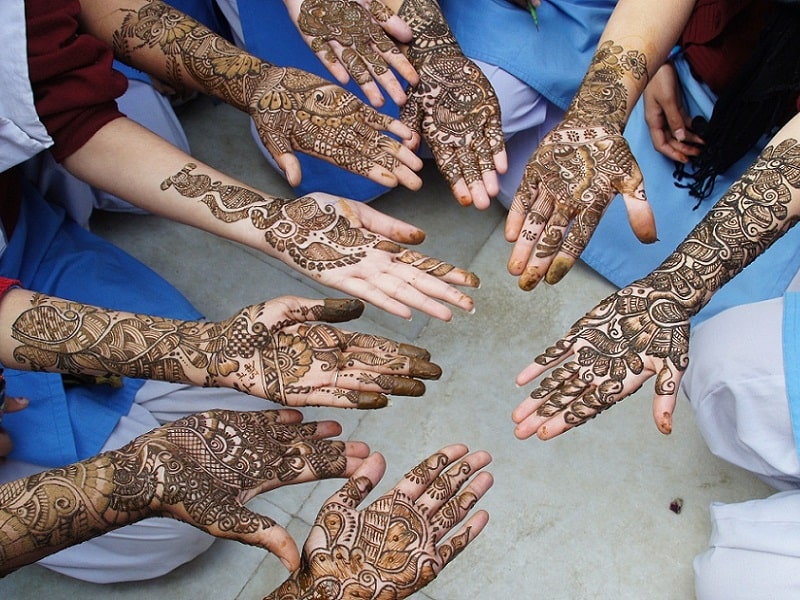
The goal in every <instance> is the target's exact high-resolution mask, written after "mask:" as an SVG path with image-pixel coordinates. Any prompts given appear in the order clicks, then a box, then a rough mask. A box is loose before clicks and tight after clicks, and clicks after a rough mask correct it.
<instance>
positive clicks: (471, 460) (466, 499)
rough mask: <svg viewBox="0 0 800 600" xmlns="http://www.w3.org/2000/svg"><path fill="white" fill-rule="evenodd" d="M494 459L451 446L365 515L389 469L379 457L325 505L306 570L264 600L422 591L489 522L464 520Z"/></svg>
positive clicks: (479, 516)
mask: <svg viewBox="0 0 800 600" xmlns="http://www.w3.org/2000/svg"><path fill="white" fill-rule="evenodd" d="M490 460H491V457H490V456H489V454H488V453H486V452H482V451H481V452H476V453H473V454H469V455H467V448H466V447H465V446H462V445H454V446H448V447H446V448H443V449H441V450H440V451H439V452H437V453H435V454H433V455H432V456H430V457H428V458H427V459H426V460H424V461H423V462H421V463H420V464H419V465H417V466H416V467H415V468H414V469H413V470H411V471H410V472H409V473H407V474H406V476H405V477H404V478H403V479H401V480H400V482H399V483H398V484H397V485H396V486H395V487H394V488H392V489H391V490H389V491H388V492H387V493H385V494H383V495H382V496H381V497H380V498H378V499H377V500H375V501H374V502H372V503H370V504H369V505H368V506H366V507H365V508H363V509H360V510H359V508H358V505H359V504H360V503H361V502H362V501H363V500H364V499H365V498H366V497H367V495H368V494H369V492H370V491H371V490H372V489H373V488H374V487H375V485H377V483H378V482H379V481H380V479H381V477H382V476H383V473H384V471H385V466H386V465H385V462H384V460H383V457H382V456H381V455H379V454H373V455H372V456H370V457H369V458H368V459H367V460H366V461H364V463H363V464H362V466H361V467H360V468H359V469H358V470H357V471H356V472H355V473H354V474H353V476H352V477H351V478H350V479H349V480H348V482H347V483H345V485H344V486H343V487H342V488H341V489H340V490H339V492H337V493H336V494H334V495H333V496H331V497H330V498H329V499H328V500H327V502H326V503H325V504H324V505H323V506H322V509H321V510H320V512H319V514H318V516H317V519H316V521H315V523H314V526H313V527H312V529H311V532H310V533H309V536H308V539H307V540H306V543H305V546H304V548H303V558H302V560H301V565H300V568H299V569H298V570H296V571H294V572H293V573H292V574H291V575H290V576H289V578H288V579H287V580H286V581H285V582H284V583H283V584H281V585H280V586H279V587H278V588H277V589H276V590H275V591H273V592H272V593H271V594H269V595H268V596H266V597H265V600H289V599H291V600H300V599H302V600H312V599H319V598H325V599H326V600H345V599H348V600H349V599H354V598H363V599H365V600H366V599H370V600H381V599H388V598H395V599H400V598H406V597H408V596H410V595H411V594H413V593H414V592H416V591H418V590H420V589H422V588H423V587H425V586H426V585H427V584H428V583H430V581H432V580H433V578H434V577H436V575H438V574H439V572H440V571H441V570H442V569H443V568H444V567H445V566H447V565H448V564H449V563H450V561H452V560H453V559H454V558H455V557H456V556H457V555H458V554H459V553H460V552H461V551H463V550H464V548H465V547H466V546H467V545H468V544H469V543H470V542H472V541H473V540H474V539H475V537H476V536H477V535H478V534H479V533H480V532H481V530H482V529H483V527H484V526H485V525H486V523H487V521H488V514H487V513H486V512H484V511H478V512H476V513H475V514H473V515H472V516H470V517H469V518H468V519H467V521H466V522H465V523H464V524H463V525H460V523H461V522H462V521H463V520H464V519H465V518H466V517H467V514H468V513H469V511H470V510H471V509H472V508H473V506H474V505H475V504H476V503H477V502H478V500H480V498H481V497H482V496H483V495H484V494H485V493H486V491H488V489H489V488H490V487H491V485H492V483H493V480H492V477H491V475H490V474H489V473H487V472H480V473H478V472H479V471H480V470H481V469H482V468H483V467H485V466H486V465H487V464H488V463H489V461H490ZM448 467H449V468H448ZM476 473H478V474H477V475H475V474H476ZM473 475H475V476H474V477H473ZM470 478H472V480H471V481H469V479H470ZM448 535H449V537H448Z"/></svg>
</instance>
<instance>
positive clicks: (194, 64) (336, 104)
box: [113, 1, 401, 176]
mask: <svg viewBox="0 0 800 600" xmlns="http://www.w3.org/2000/svg"><path fill="white" fill-rule="evenodd" d="M324 4H325V5H326V6H327V5H328V4H330V3H328V2H326V3H324ZM113 43H114V49H115V52H116V53H117V55H118V56H121V57H128V58H130V57H131V56H132V55H133V53H135V52H136V51H137V50H139V49H141V48H146V47H160V48H161V49H162V50H163V52H164V53H165V54H166V55H167V56H168V57H169V64H168V70H169V72H170V74H171V76H172V77H171V78H172V80H173V82H174V83H175V84H180V83H181V82H184V85H188V82H187V81H186V80H187V75H188V78H189V79H193V80H194V81H197V82H199V83H200V84H202V85H203V86H204V87H205V88H207V89H210V90H213V92H214V93H215V94H217V95H218V96H219V97H220V98H221V99H222V100H224V101H225V102H227V103H229V104H231V105H232V106H235V107H237V108H239V109H240V110H242V111H245V112H248V113H249V114H250V115H251V117H252V118H253V120H254V121H255V123H256V126H257V127H258V129H259V132H260V133H261V136H262V138H263V140H264V143H265V144H266V146H267V148H268V149H269V151H270V152H271V153H272V154H273V156H280V155H282V154H286V153H290V152H291V151H292V149H297V150H299V151H301V152H304V153H307V154H310V155H313V156H319V157H323V158H325V159H327V160H330V161H332V162H334V163H335V164H336V165H338V166H340V167H342V168H345V169H348V170H350V171H352V172H354V173H357V174H359V175H363V176H369V175H370V173H371V171H372V170H373V168H374V167H375V165H380V166H382V167H385V168H386V169H387V170H389V171H394V170H396V169H397V168H398V167H399V166H400V164H401V163H400V161H399V160H398V159H397V158H395V157H394V155H393V154H392V152H395V151H396V150H397V149H398V148H399V147H400V144H399V142H396V141H395V140H393V139H392V138H389V137H387V136H384V135H382V134H381V133H380V130H382V129H386V128H387V127H389V125H390V124H391V122H392V119H391V118H390V117H388V116H385V115H382V114H380V113H378V112H377V111H375V110H373V109H371V108H369V107H368V106H366V105H365V104H363V103H362V102H361V101H360V100H358V98H357V97H356V96H354V95H353V94H350V93H349V92H347V91H346V90H344V89H342V88H340V87H338V86H336V85H333V84H330V83H328V82H327V81H325V80H324V79H322V78H320V77H317V76H316V75H313V74H311V73H308V72H306V71H302V70H300V69H294V68H282V67H276V66H274V65H272V64H270V63H268V62H266V61H263V60H260V59H257V58H256V57H254V56H252V55H249V54H247V53H245V52H242V51H241V50H240V49H238V48H237V47H236V46H234V45H233V44H230V43H228V42H227V41H226V40H225V39H223V38H221V37H219V36H217V35H216V34H214V33H213V32H212V31H210V30H209V29H207V28H206V27H204V26H203V25H201V24H200V23H198V22H197V21H195V20H193V19H191V18H188V17H186V16H185V15H183V14H182V13H180V12H179V11H177V10H175V9H174V8H172V7H170V6H168V5H166V4H164V3H163V2H160V1H151V2H148V3H147V4H145V5H144V6H143V7H142V8H140V9H139V10H138V11H135V12H134V11H131V12H129V13H128V14H126V16H125V18H124V20H123V22H122V25H121V27H120V28H119V30H118V31H117V32H115V35H114V40H113Z"/></svg>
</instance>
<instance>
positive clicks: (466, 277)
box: [390, 267, 480, 320]
mask: <svg viewBox="0 0 800 600" xmlns="http://www.w3.org/2000/svg"><path fill="white" fill-rule="evenodd" d="M458 271H459V272H455V273H453V271H450V272H449V273H448V274H447V275H443V276H441V278H440V277H439V276H438V275H436V274H435V273H436V272H434V273H428V272H425V271H423V270H422V269H417V268H416V267H415V270H414V271H411V270H410V269H408V268H401V269H394V268H393V269H391V270H390V272H391V274H393V275H395V276H396V277H398V278H400V279H402V280H403V281H405V282H406V283H408V284H409V286H411V287H412V288H413V289H414V290H416V291H417V292H419V293H421V295H422V298H423V299H425V305H426V306H422V305H420V306H419V307H415V308H418V309H419V310H422V311H423V312H426V313H427V314H431V313H430V310H437V309H435V308H434V305H433V304H432V300H431V299H432V298H435V299H437V300H441V301H442V302H447V303H448V304H450V305H452V306H457V307H458V308H460V309H461V310H464V311H466V312H471V311H472V310H473V309H474V308H475V302H474V301H473V299H472V298H471V297H470V296H469V295H467V294H465V293H464V292H462V291H461V290H459V289H457V288H455V287H453V286H452V285H450V284H449V283H447V282H448V281H454V282H455V283H456V284H457V285H465V286H469V287H473V288H475V287H478V286H479V285H480V281H479V280H478V278H477V276H476V275H475V274H473V273H469V272H466V271H461V269H458ZM450 273H452V275H450ZM429 309H430V310H429ZM437 318H441V319H445V320H446V318H447V317H446V315H438V316H437Z"/></svg>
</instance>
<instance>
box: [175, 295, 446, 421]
mask: <svg viewBox="0 0 800 600" xmlns="http://www.w3.org/2000/svg"><path fill="white" fill-rule="evenodd" d="M363 310H364V305H363V303H361V302H359V301H357V300H351V299H344V300H330V299H328V300H307V299H302V298H294V297H288V296H287V297H283V298H278V299H275V300H270V301H269V302H264V303H261V304H257V305H254V306H249V307H247V308H245V309H243V310H241V311H239V312H238V313H237V314H236V315H234V316H233V317H231V318H230V319H227V320H225V321H223V322H221V323H214V324H211V326H210V327H208V328H207V329H205V330H201V329H198V332H197V333H198V334H197V338H196V342H195V341H193V340H192V339H190V337H189V336H188V335H186V336H184V343H183V346H182V348H183V349H184V350H183V351H184V352H185V353H186V354H187V355H188V356H189V359H191V358H192V352H193V351H194V350H195V349H198V350H197V354H198V356H200V353H201V352H203V350H201V349H206V348H207V349H209V350H212V351H211V352H209V351H208V350H206V352H207V354H208V358H207V359H206V358H203V359H202V361H203V362H204V363H206V372H207V373H208V376H207V382H210V383H211V384H212V385H221V386H225V387H231V388H233V389H238V390H241V391H243V392H246V393H248V394H251V395H254V396H258V397H262V398H266V399H268V400H272V401H273V402H277V403H279V404H284V405H288V406H333V407H342V408H362V409H372V408H382V407H384V406H386V404H387V402H388V400H387V398H386V396H385V394H397V395H401V396H421V395H422V394H423V393H425V384H424V383H423V382H422V381H419V380H418V379H416V378H423V379H438V378H439V377H440V376H441V373H442V371H441V368H439V366H438V365H435V364H433V363H431V362H429V360H428V359H429V358H430V355H429V354H428V352H427V351H426V350H424V349H422V348H417V347H416V346H411V345H408V344H401V343H399V342H395V341H393V340H390V339H388V338H384V337H380V336H377V335H371V334H366V333H358V332H355V333H354V332H349V331H344V330H342V329H338V328H336V327H331V326H330V325H325V324H309V323H308V321H310V320H315V321H325V322H328V323H335V322H341V321H349V320H351V319H355V318H357V317H359V316H360V315H361V313H362V311H363Z"/></svg>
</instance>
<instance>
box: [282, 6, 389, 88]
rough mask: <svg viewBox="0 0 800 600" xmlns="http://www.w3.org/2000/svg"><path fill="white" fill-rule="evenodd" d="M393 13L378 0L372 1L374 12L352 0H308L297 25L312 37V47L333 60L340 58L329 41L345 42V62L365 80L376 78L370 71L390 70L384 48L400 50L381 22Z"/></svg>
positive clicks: (347, 67)
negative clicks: (383, 54)
mask: <svg viewBox="0 0 800 600" xmlns="http://www.w3.org/2000/svg"><path fill="white" fill-rule="evenodd" d="M391 16H392V13H391V11H390V10H389V9H388V8H387V7H386V6H385V5H384V4H383V3H381V2H379V1H377V0H374V1H373V2H371V4H370V12H367V11H366V9H364V7H362V6H361V5H360V4H359V3H358V2H354V1H352V0H333V1H330V0H304V2H303V3H302V4H301V5H300V14H299V16H298V19H297V25H298V27H299V28H300V31H302V32H303V33H304V34H305V35H307V36H308V37H309V38H310V39H311V40H312V41H311V49H312V50H313V51H314V52H323V54H324V56H325V60H328V61H329V62H337V61H338V60H339V58H337V57H336V55H335V54H334V53H333V51H332V50H331V48H330V46H329V45H328V44H329V42H332V41H333V42H338V43H339V44H341V46H342V47H343V50H342V57H341V60H342V63H343V64H344V66H345V68H346V69H347V71H348V72H349V73H350V74H351V75H352V76H353V78H354V79H355V81H356V82H357V83H359V84H364V83H367V82H368V81H369V80H370V79H371V78H372V76H371V74H370V72H372V73H374V74H375V75H382V74H383V73H386V72H387V71H388V70H389V66H388V65H387V64H386V61H385V60H384V59H383V58H382V57H381V55H380V53H381V52H382V53H386V52H391V53H397V54H399V53H400V50H399V49H398V48H397V46H396V45H395V43H394V42H393V41H392V40H390V39H389V38H388V37H387V35H386V33H385V32H384V31H383V29H382V28H381V25H380V23H385V22H386V21H388V20H389V18H390V17H391ZM371 17H372V18H371Z"/></svg>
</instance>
